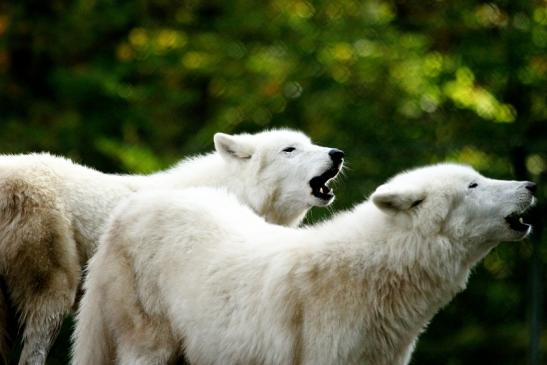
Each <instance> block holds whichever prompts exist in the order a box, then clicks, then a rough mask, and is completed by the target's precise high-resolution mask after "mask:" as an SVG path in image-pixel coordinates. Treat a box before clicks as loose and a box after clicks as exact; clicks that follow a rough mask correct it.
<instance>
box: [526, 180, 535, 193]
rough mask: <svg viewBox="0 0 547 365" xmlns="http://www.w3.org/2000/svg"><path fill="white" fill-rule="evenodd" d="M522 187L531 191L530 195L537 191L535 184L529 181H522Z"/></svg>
mask: <svg viewBox="0 0 547 365" xmlns="http://www.w3.org/2000/svg"><path fill="white" fill-rule="evenodd" d="M524 187H525V188H526V190H528V191H529V192H531V193H532V195H535V193H536V191H537V185H536V184H535V183H533V182H531V181H527V182H525V183H524Z"/></svg>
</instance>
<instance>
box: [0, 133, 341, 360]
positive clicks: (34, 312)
mask: <svg viewBox="0 0 547 365" xmlns="http://www.w3.org/2000/svg"><path fill="white" fill-rule="evenodd" d="M214 142H215V148H216V152H214V153H211V154H208V155H203V156H198V157H194V158H191V159H188V160H184V161H182V162H181V163H179V164H178V165H176V166H175V167H173V168H171V169H169V170H167V171H164V172H160V173H156V174H153V175H150V176H132V175H124V176H120V175H109V174H103V173H100V172H98V171H96V170H93V169H91V168H87V167H84V166H81V165H78V164H75V163H73V162H71V161H70V160H67V159H64V158H61V157H55V156H51V155H49V154H29V155H13V156H0V213H1V218H2V223H1V224H0V271H1V274H2V275H4V276H5V277H6V278H7V279H6V280H7V283H8V287H9V290H10V293H11V294H12V295H11V296H12V298H11V299H12V301H13V302H14V304H15V305H16V307H17V309H18V310H19V311H20V313H21V316H22V317H21V318H22V322H23V323H22V324H23V325H24V327H25V332H24V334H23V337H24V342H25V344H24V349H23V355H22V357H21V364H23V363H32V364H40V363H44V361H45V358H46V355H47V351H48V348H49V346H50V344H51V342H52V340H53V339H54V338H55V335H56V331H57V328H58V326H59V324H60V322H61V320H62V318H63V317H64V315H65V314H66V313H67V312H68V311H69V310H70V308H71V307H72V306H73V304H74V298H75V295H76V290H77V286H78V279H79V275H80V269H81V267H82V265H84V264H85V262H86V261H87V259H88V258H89V257H91V255H92V254H93V253H94V251H95V249H96V245H97V241H98V239H99V236H100V233H101V232H102V229H103V226H104V223H105V221H106V218H107V217H108V215H109V214H110V212H111V211H112V209H113V208H114V207H115V206H116V205H117V204H118V203H119V202H120V201H122V200H123V199H124V198H126V197H127V196H128V195H130V194H131V193H133V192H136V191H145V190H152V189H178V188H184V187H190V186H210V187H224V188H226V189H227V190H228V191H230V192H231V193H233V194H235V195H236V196H237V198H238V199H239V201H241V202H242V203H243V204H245V205H248V206H249V207H250V208H251V209H252V210H253V211H254V212H255V213H257V214H259V215H261V216H263V217H264V218H265V219H266V221H268V222H271V223H276V224H282V225H292V226H296V225H298V224H299V223H300V222H301V220H302V219H303V217H304V215H305V214H306V212H307V210H308V209H309V208H311V207H312V206H325V205H327V204H329V203H330V202H331V201H332V199H330V200H322V199H319V198H316V197H314V196H313V195H312V194H311V192H312V189H311V187H310V185H309V181H310V179H312V178H313V177H315V176H318V175H321V174H322V173H323V172H325V171H326V170H328V169H330V168H332V165H333V161H332V160H331V157H330V156H329V151H330V149H329V148H326V147H320V146H317V145H314V144H312V143H311V142H310V139H309V138H308V137H307V136H306V135H304V134H302V133H300V132H296V131H291V130H272V131H266V132H262V133H258V134H254V135H251V134H241V135H235V136H230V135H227V134H222V133H217V134H216V135H215V138H214ZM289 146H291V147H294V148H295V150H294V151H292V152H290V153H288V152H284V151H283V149H285V148H286V147H289ZM170 194H171V193H170ZM37 278H38V279H39V283H36V280H37Z"/></svg>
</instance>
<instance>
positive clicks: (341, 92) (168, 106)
mask: <svg viewBox="0 0 547 365" xmlns="http://www.w3.org/2000/svg"><path fill="white" fill-rule="evenodd" d="M546 45H547V3H546V2H545V1H539V0H537V1H516V0H506V1H495V2H478V1H468V0H460V1H443V0H436V1H428V0H423V1H417V0H415V1H414V0H407V1H384V0H373V1H362V2H360V1H353V0H338V1H316V2H308V1H302V0H275V1H273V0H265V1H246V0H234V1H196V0H190V1H169V0H150V1H146V0H136V1H113V0H42V1H38V0H36V1H28V0H17V1H16V0H8V1H7V2H5V1H3V2H1V3H0V127H1V128H0V152H2V153H20V152H29V151H51V152H54V153H57V154H62V155H66V156H69V157H71V158H73V159H75V160H76V161H78V162H81V163H84V164H87V165H89V166H93V167H96V168H98V169H100V170H103V171H108V172H151V171H155V170H157V169H160V168H164V167H166V166H169V165H170V164H172V163H173V162H174V161H176V160H178V159H180V158H182V157H183V156H186V155H188V154H192V153H196V152H203V151H208V150H211V149H212V135H213V133H214V132H216V131H224V132H228V133H232V132H242V131H247V132H254V131H259V130H262V129H264V128H271V127H280V126H289V127H293V128H298V129H302V130H303V131H305V132H306V133H308V134H309V135H311V136H312V138H313V139H314V140H315V141H316V142H317V143H319V144H323V145H329V146H336V147H338V148H341V149H343V150H345V151H346V154H347V161H348V166H349V169H348V171H347V176H346V177H345V178H343V179H342V181H341V182H340V183H339V184H338V188H337V193H338V199H337V201H336V203H335V204H334V210H339V209H343V208H346V207H349V206H351V205H352V204H355V203H356V202H358V201H361V200H362V199H363V197H365V196H367V195H368V194H369V193H370V192H371V191H372V190H373V188H374V187H375V186H377V185H378V184H380V183H381V182H382V181H384V180H385V179H386V178H387V177H389V176H390V175H392V174H394V173H396V172H398V171H400V170H402V169H406V168H410V167H413V166H417V165H422V164H428V163H432V162H436V161H442V160H452V161H459V162H464V163H469V164H471V165H473V166H474V167H475V168H477V169H478V170H480V171H481V172H483V173H484V174H486V175H489V176H492V177H497V178H518V179H529V180H533V181H536V182H537V183H539V184H540V190H539V197H540V202H541V200H545V196H546V191H547V189H546V188H547V186H545V185H546V184H545V180H546V179H545V178H546V177H547V176H546V171H547V121H546V120H547V95H546V93H547V84H546V76H547V55H546V52H545V47H546ZM327 214H330V213H329V212H328V211H327V210H318V209H316V210H313V211H312V212H311V214H310V216H309V221H310V222H313V221H315V220H317V219H321V218H323V217H324V216H325V215H327ZM545 217H546V215H545V208H544V207H542V206H541V205H540V206H539V207H538V208H537V209H536V210H535V214H534V216H533V217H532V218H531V219H533V220H534V221H535V223H536V230H535V233H534V235H533V236H532V238H531V239H530V240H528V241H525V242H521V243H506V244H502V245H501V246H500V247H498V248H497V249H496V250H495V251H494V252H492V253H491V254H490V255H489V256H488V257H487V258H486V259H485V260H484V261H483V262H482V263H481V264H480V265H479V266H478V267H477V269H476V270H475V273H474V274H473V275H472V277H471V280H470V283H469V287H468V289H467V291H465V292H464V293H463V294H460V295H459V296H458V297H457V298H456V299H455V300H454V301H453V302H452V303H451V304H450V305H449V306H448V307H447V308H445V309H444V310H443V311H442V312H441V313H439V314H438V315H437V316H436V317H435V318H434V320H433V321H432V323H431V325H430V326H429V328H428V329H427V331H426V333H425V334H424V335H422V336H421V339H420V341H419V343H418V347H417V350H416V352H415V355H414V358H413V362H412V363H413V364H449V365H459V364H465V365H469V364H526V363H528V361H530V360H529V358H530V355H529V345H530V339H531V336H530V329H529V328H530V319H531V310H530V308H531V302H532V297H533V294H534V295H536V297H537V298H539V299H541V289H542V287H543V285H542V284H541V283H539V282H537V283H539V285H536V287H535V289H534V290H532V287H533V285H532V284H531V283H532V280H531V277H532V275H531V273H532V271H533V269H532V268H533V267H535V268H536V269H537V268H540V266H541V265H539V264H541V263H542V262H543V261H544V260H545V259H546V257H547V250H546V248H545V242H544V241H545V240H546V238H545V235H542V228H543V226H544V224H545ZM534 247H536V248H537V249H536V251H535V252H536V253H537V260H536V261H535V262H536V264H538V265H536V266H534V265H533V264H532V262H533V261H534V260H533V255H532V253H533V252H534ZM536 272H537V273H539V274H538V275H536V277H538V278H543V277H544V274H543V273H541V272H539V271H536ZM544 308H545V306H544V305H543V304H540V307H539V309H540V312H545V311H544ZM535 323H537V324H541V318H538V319H537V320H536V322H535ZM68 336H69V325H66V326H65V328H64V330H63V333H62V336H61V338H60V340H59V341H58V342H57V345H56V347H55V348H54V352H53V353H52V356H51V360H50V361H49V362H48V363H50V364H62V363H65V362H66V354H67V353H68V348H67V346H68V345H67V344H68ZM540 344H541V348H542V349H543V350H545V349H546V348H547V332H545V330H543V331H542V332H541V339H540ZM537 363H539V362H536V364H537ZM371 365H373V364H371Z"/></svg>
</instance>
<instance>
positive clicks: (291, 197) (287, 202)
mask: <svg viewBox="0 0 547 365" xmlns="http://www.w3.org/2000/svg"><path fill="white" fill-rule="evenodd" d="M214 142H215V149H216V150H217V152H218V153H219V154H220V155H221V156H222V157H223V158H224V160H225V161H226V163H228V164H229V165H231V166H232V167H233V169H234V170H235V171H237V172H238V178H240V179H243V182H242V184H241V186H242V187H243V186H244V187H246V191H244V192H241V194H242V195H243V196H244V197H245V200H247V202H248V203H249V204H250V205H251V207H252V208H253V209H254V210H255V211H256V212H257V213H259V214H261V215H265V216H266V219H267V220H269V221H277V222H279V221H280V220H281V221H283V219H279V217H268V212H278V213H276V214H279V212H280V210H283V211H284V213H283V214H287V215H288V216H291V217H290V218H289V217H288V220H289V221H291V220H295V219H296V220H300V219H301V217H302V216H303V214H305V212H306V211H307V210H308V209H309V208H311V207H313V206H327V205H329V204H330V203H332V201H333V200H334V197H335V196H334V193H333V191H332V189H331V188H330V187H329V186H328V184H329V183H330V181H331V180H332V179H334V178H335V177H336V176H337V174H338V172H339V171H340V169H341V168H342V165H343V161H344V153H343V152H342V151H340V150H337V149H334V148H328V147H322V146H318V145H314V144H313V143H312V142H311V141H310V139H309V137H307V136H306V135H305V134H303V133H300V132H297V131H292V130H287V129H281V130H270V131H265V132H261V133H257V134H239V135H228V134H224V133H217V134H215V136H214ZM272 208H273V209H272ZM285 223H287V224H290V222H285Z"/></svg>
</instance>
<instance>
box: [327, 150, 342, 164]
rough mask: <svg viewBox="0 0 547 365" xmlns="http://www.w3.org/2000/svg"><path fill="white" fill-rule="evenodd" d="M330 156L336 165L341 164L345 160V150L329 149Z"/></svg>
mask: <svg viewBox="0 0 547 365" xmlns="http://www.w3.org/2000/svg"><path fill="white" fill-rule="evenodd" d="M329 156H330V158H331V160H332V162H334V164H335V165H336V166H338V165H340V164H341V163H342V161H343V160H344V151H342V150H339V149H337V148H333V149H331V150H330V151H329Z"/></svg>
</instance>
